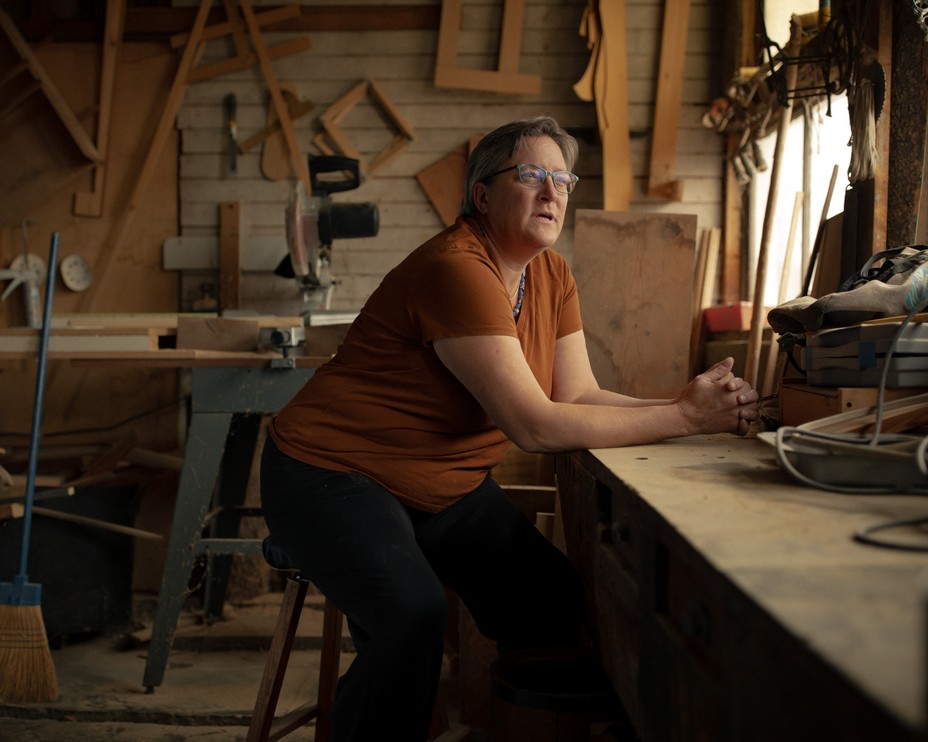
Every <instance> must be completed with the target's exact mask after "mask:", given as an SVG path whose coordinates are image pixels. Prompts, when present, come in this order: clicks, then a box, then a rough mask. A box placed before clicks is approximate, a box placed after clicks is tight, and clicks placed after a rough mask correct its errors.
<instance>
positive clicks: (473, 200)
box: [261, 117, 757, 742]
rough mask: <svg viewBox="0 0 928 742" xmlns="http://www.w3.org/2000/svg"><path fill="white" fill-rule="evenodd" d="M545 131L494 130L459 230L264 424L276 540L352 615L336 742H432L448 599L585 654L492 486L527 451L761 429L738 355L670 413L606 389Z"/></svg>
mask: <svg viewBox="0 0 928 742" xmlns="http://www.w3.org/2000/svg"><path fill="white" fill-rule="evenodd" d="M576 155H577V144H576V142H575V140H574V139H573V138H572V137H571V136H570V135H569V134H567V133H566V132H564V131H563V130H562V129H561V128H560V127H559V126H558V124H557V123H556V122H555V121H554V120H553V119H550V118H547V117H538V118H534V119H530V120H525V121H517V122H514V123H511V124H508V125H506V126H503V127H501V128H499V129H497V130H495V131H493V132H492V133H490V134H488V135H487V136H485V137H484V138H483V139H482V140H481V142H480V143H479V144H478V145H477V147H476V148H475V150H474V152H473V154H472V155H471V157H470V160H469V162H468V165H467V175H466V191H465V193H466V195H465V198H464V201H463V203H462V207H461V216H460V218H459V219H458V220H457V222H456V223H455V224H454V225H452V226H451V227H449V228H448V229H446V230H445V231H444V232H442V233H440V234H438V235H437V236H435V237H434V238H432V239H431V240H429V241H428V242H426V243H425V244H423V245H422V246H420V247H419V248H418V249H416V250H415V251H413V252H412V253H411V254H410V255H409V256H408V257H407V258H406V259H405V260H403V261H402V262H401V263H400V264H399V265H398V266H397V267H396V268H394V269H393V270H392V271H391V272H390V273H389V274H388V275H387V276H386V277H385V278H384V280H383V282H382V284H381V285H380V287H379V288H378V289H377V290H376V291H375V292H374V293H373V295H372V296H371V297H370V299H369V301H368V302H367V304H366V305H365V307H364V308H363V309H362V311H361V313H360V315H359V316H358V318H357V320H356V321H355V322H354V324H353V325H352V326H351V328H350V329H349V331H348V333H347V335H346V338H345V341H344V343H343V344H342V345H341V347H340V348H339V349H338V353H337V354H336V355H335V356H334V358H332V360H331V361H329V362H328V363H326V364H325V365H324V366H322V367H321V368H320V369H319V370H318V371H317V373H316V374H315V375H314V376H313V378H312V379H310V381H309V382H308V383H307V384H306V386H305V387H304V388H303V390H302V391H301V392H300V393H299V394H297V396H296V397H295V398H294V399H293V401H292V402H290V404H289V405H287V407H286V408H285V409H283V410H282V411H281V412H280V414H279V415H278V416H277V417H276V418H275V419H274V420H273V421H272V423H271V425H270V426H269V439H268V443H267V447H266V449H265V452H264V458H263V464H262V479H261V486H262V493H263V494H262V499H263V506H264V514H265V519H266V521H267V524H268V527H269V529H270V531H271V533H272V534H273V536H274V538H275V540H276V541H277V542H278V543H279V544H280V545H281V546H282V547H283V549H284V550H285V551H286V552H287V553H288V554H289V556H290V557H291V559H292V560H293V561H294V562H295V563H296V564H298V565H299V566H300V568H301V569H302V570H303V571H304V572H305V574H306V575H307V577H308V578H309V579H311V580H312V581H313V582H314V583H315V584H316V585H317V586H318V587H319V589H320V590H321V591H322V592H323V593H324V594H325V595H326V596H327V597H328V598H329V599H330V600H332V601H333V602H334V603H335V605H337V606H338V607H339V608H340V609H341V610H342V611H343V612H344V613H345V615H346V616H347V618H348V621H349V626H350V629H351V634H352V637H353V639H354V642H355V645H356V648H357V656H356V658H355V660H354V661H353V663H352V665H351V667H350V669H349V670H348V672H347V673H346V675H345V676H344V677H343V678H342V680H341V681H340V683H339V688H338V693H337V696H336V702H335V709H334V712H333V716H334V719H333V723H334V739H335V740H337V741H338V742H347V741H348V740H352V741H361V740H363V741H365V742H369V741H370V740H374V739H377V740H384V739H391V740H399V741H402V742H421V741H422V740H425V739H426V736H427V729H428V723H429V718H430V715H431V709H432V705H433V702H434V699H435V694H436V689H437V685H438V678H439V673H440V669H441V661H442V651H443V639H444V635H445V624H446V611H447V605H446V598H445V593H444V589H443V586H447V587H449V588H451V589H452V590H454V591H455V592H456V593H457V594H458V595H459V596H460V597H461V599H462V601H463V602H464V604H465V605H466V606H467V607H468V609H469V610H470V612H471V613H472V615H473V617H474V620H475V621H476V624H477V626H478V628H479V629H480V631H481V632H482V633H483V634H484V635H486V636H487V637H489V638H491V639H493V640H495V641H496V642H497V646H498V647H499V650H500V651H501V652H507V651H511V650H515V649H525V648H538V647H544V646H570V645H576V643H577V642H578V640H579V630H580V623H581V618H582V617H581V605H582V600H581V597H580V596H581V588H580V585H579V580H578V577H577V575H576V573H575V572H574V570H573V569H572V567H571V565H570V563H569V562H568V561H567V560H566V559H565V558H564V557H563V555H562V554H561V553H560V552H559V551H558V550H557V549H556V548H554V547H553V546H552V545H551V544H550V543H549V542H548V541H546V540H545V539H544V537H542V536H541V535H540V534H539V532H538V531H537V529H536V528H534V526H533V525H532V524H531V523H530V522H529V521H528V520H527V519H526V518H524V516H522V514H521V512H520V511H519V510H518V508H516V507H515V506H514V505H513V503H512V502H511V501H510V499H509V498H508V497H507V496H506V495H505V494H504V493H503V492H502V491H501V490H500V488H499V486H498V485H497V484H496V483H495V482H494V481H493V479H492V478H491V477H490V476H489V471H490V470H491V469H492V468H493V466H495V465H496V464H497V463H499V462H500V460H501V459H502V457H503V454H504V453H505V451H506V450H507V448H508V447H509V445H510V444H511V443H515V444H516V445H517V446H519V447H520V448H522V449H524V450H526V451H538V452H556V451H570V450H575V449H581V448H604V447H612V446H624V445H629V444H636V443H647V442H652V441H658V440H661V439H664V438H668V437H672V436H682V435H690V434H695V433H714V432H720V431H730V432H733V433H741V434H743V433H745V432H747V429H748V425H749V423H750V421H751V420H753V419H754V418H755V416H756V400H757V394H756V392H755V391H754V390H753V389H751V388H750V387H749V386H748V385H747V384H745V383H744V382H743V381H742V380H740V379H737V378H734V377H733V376H732V373H731V367H732V360H731V359H727V360H726V361H723V362H722V363H720V364H718V365H716V366H715V367H713V368H712V369H710V370H709V371H708V372H706V373H705V374H702V375H700V376H698V377H696V378H695V379H694V380H693V381H692V382H690V384H689V385H688V386H687V387H686V388H685V389H684V390H683V392H682V393H681V394H680V396H679V397H677V398H676V399H673V400H640V399H634V398H631V397H628V396H624V395H621V394H615V393H613V392H609V391H605V390H602V389H600V388H599V387H598V385H597V383H596V380H595V379H594V377H593V373H592V371H591V369H590V363H589V359H588V357H587V353H586V346H585V341H584V337H583V328H582V324H581V321H580V309H579V301H578V298H577V293H576V286H575V284H574V280H573V277H572V276H571V273H570V270H569V268H568V267H567V264H566V262H565V261H564V259H563V258H562V257H561V256H560V255H558V254H557V253H556V252H554V251H553V250H551V249H550V247H551V245H553V244H554V242H555V241H556V240H557V238H558V235H559V234H560V232H561V228H562V227H563V223H564V213H565V210H566V208H567V202H568V197H569V195H570V192H571V191H572V190H573V189H574V187H575V186H576V184H577V180H578V179H577V177H576V176H575V175H574V174H573V173H572V172H570V171H571V168H572V167H573V165H574V162H575V160H576Z"/></svg>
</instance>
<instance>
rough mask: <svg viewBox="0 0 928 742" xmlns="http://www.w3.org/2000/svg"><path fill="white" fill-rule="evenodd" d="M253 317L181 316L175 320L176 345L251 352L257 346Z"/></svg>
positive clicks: (189, 347)
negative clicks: (176, 322)
mask: <svg viewBox="0 0 928 742" xmlns="http://www.w3.org/2000/svg"><path fill="white" fill-rule="evenodd" d="M259 337H260V327H259V325H258V322H257V321H256V320H253V319H251V318H245V317H242V318H239V317H235V318H232V317H182V318H180V320H179V321H178V324H177V349H178V350H186V349H197V350H226V351H234V352H239V353H241V352H253V351H256V350H257V349H258V340H259Z"/></svg>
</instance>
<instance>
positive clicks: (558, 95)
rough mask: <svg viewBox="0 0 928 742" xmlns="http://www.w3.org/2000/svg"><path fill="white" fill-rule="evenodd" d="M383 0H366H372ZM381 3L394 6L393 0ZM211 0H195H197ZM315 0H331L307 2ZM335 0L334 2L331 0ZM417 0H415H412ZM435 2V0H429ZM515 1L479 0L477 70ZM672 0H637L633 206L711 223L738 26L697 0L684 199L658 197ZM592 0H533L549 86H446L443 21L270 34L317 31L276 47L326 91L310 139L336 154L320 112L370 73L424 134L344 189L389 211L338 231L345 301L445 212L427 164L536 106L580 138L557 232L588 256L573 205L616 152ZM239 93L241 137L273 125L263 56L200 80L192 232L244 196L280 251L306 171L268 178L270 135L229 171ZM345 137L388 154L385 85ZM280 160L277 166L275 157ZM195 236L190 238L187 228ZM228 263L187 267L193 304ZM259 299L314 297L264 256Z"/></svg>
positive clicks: (183, 203) (288, 303)
mask: <svg viewBox="0 0 928 742" xmlns="http://www.w3.org/2000/svg"><path fill="white" fill-rule="evenodd" d="M367 1H368V0H355V3H354V4H362V3H364V2H367ZM369 1H370V4H371V5H372V10H371V12H372V13H376V12H377V11H376V8H374V7H373V6H375V5H376V6H383V5H387V4H390V3H385V2H383V1H382V0H378V1H377V2H373V0H369ZM176 4H188V5H195V4H196V2H193V1H191V0H184V2H183V3H176ZM302 4H303V5H304V6H307V7H312V5H314V4H326V3H325V2H324V0H320V2H318V3H317V2H315V1H314V0H313V1H311V2H306V0H304V2H303V3H302ZM329 4H330V3H329ZM395 4H397V5H400V4H402V5H409V4H410V2H409V0H396V2H395ZM423 5H434V3H432V2H429V3H423ZM502 5H503V3H502V2H501V0H473V1H472V2H470V1H469V2H464V3H463V13H462V21H461V24H460V42H459V46H458V65H459V66H460V67H461V68H467V69H495V68H496V64H497V59H496V55H497V52H498V47H499V29H500V23H501V14H502ZM663 5H664V3H663V2H661V0H629V2H628V3H627V14H626V17H627V39H628V76H629V81H628V95H629V125H630V129H631V132H632V140H631V151H632V166H633V171H634V176H635V193H634V197H633V202H632V209H633V210H640V211H657V212H670V213H687V214H696V215H697V217H698V226H699V228H700V229H702V228H703V227H709V226H720V225H721V221H722V217H721V209H722V173H723V158H724V154H723V140H722V139H721V138H720V137H719V136H718V135H717V134H715V133H713V132H711V131H708V130H706V129H704V128H703V127H702V126H701V124H700V118H701V116H702V114H703V112H704V111H705V109H706V107H707V104H708V101H710V100H711V99H712V98H713V97H715V96H716V95H718V94H719V90H720V86H721V84H722V83H721V81H722V80H723V79H725V72H726V71H725V70H721V69H720V67H721V61H720V49H721V47H722V43H721V33H722V32H721V30H720V29H721V28H722V24H721V23H720V22H719V20H718V18H716V17H715V15H716V14H719V13H720V12H721V9H720V8H719V7H718V6H720V5H722V4H721V3H718V2H717V0H694V1H693V3H692V7H691V12H690V23H689V31H688V34H687V40H686V57H685V70H686V71H685V74H684V83H683V103H682V110H681V112H680V134H679V138H678V144H677V157H676V162H675V166H676V175H677V177H678V179H679V181H680V185H681V193H680V200H679V201H666V200H660V199H653V198H648V197H646V195H645V191H646V186H647V179H648V166H649V156H650V132H651V128H652V125H653V115H654V99H655V93H656V89H657V71H658V61H659V54H660V39H661V29H662V22H663ZM585 7H586V1H585V0H526V2H525V15H524V23H523V32H522V53H521V60H520V71H521V72H522V73H523V74H533V75H540V76H541V78H542V84H541V91H540V92H539V93H538V94H522V95H510V94H500V93H494V92H484V91H469V90H454V89H447V88H443V89H439V88H437V87H435V85H434V82H433V80H434V70H435V58H436V51H437V47H438V31H437V30H436V29H429V30H404V31H390V30H384V31H363V32H358V31H325V32H309V33H306V34H279V33H275V34H270V33H269V34H266V35H265V40H266V42H267V43H268V44H274V43H278V42H281V41H285V40H287V39H290V38H294V37H296V36H298V35H305V36H307V37H308V38H309V40H310V43H311V46H310V48H309V49H308V50H306V51H304V52H301V53H299V54H297V55H293V56H288V57H284V58H280V59H277V60H275V62H274V70H275V73H276V75H277V78H278V80H279V81H280V82H282V83H284V82H285V83H288V84H290V85H292V87H293V89H294V90H295V92H296V95H297V97H298V98H299V99H300V100H301V101H304V102H307V101H308V102H311V104H312V107H311V108H310V110H309V111H308V113H307V114H306V115H304V116H302V117H300V118H298V119H297V120H296V121H295V126H296V131H297V137H298V140H299V144H300V147H301V149H302V150H303V151H304V152H305V153H306V154H320V153H321V152H320V149H319V148H318V147H317V146H316V144H314V137H315V136H316V134H317V132H318V131H319V130H320V128H321V127H320V123H319V116H320V115H321V114H322V113H324V112H325V110H326V108H327V107H328V106H330V105H331V104H332V103H333V102H334V101H337V100H339V99H340V98H341V97H342V96H343V95H345V93H347V92H348V91H349V90H350V89H352V88H353V87H354V86H355V85H357V84H358V83H360V82H363V81H364V80H373V81H375V82H376V84H377V85H378V87H379V88H380V89H381V90H382V91H383V92H384V94H385V96H386V97H387V98H388V99H389V101H390V103H391V104H392V105H393V106H394V108H395V110H396V111H397V112H398V113H399V114H400V115H401V116H402V117H403V119H404V120H405V122H406V123H407V124H408V125H409V126H410V127H411V129H412V130H413V131H414V133H415V139H414V140H413V141H411V142H410V143H409V144H408V146H407V147H406V148H405V149H404V150H403V151H402V152H400V153H399V155H398V156H396V157H394V158H393V159H392V160H390V161H389V162H388V163H387V164H386V166H385V167H383V168H382V169H380V170H378V171H377V172H376V173H374V174H373V175H371V176H370V177H369V178H367V179H366V180H365V182H364V183H363V184H362V185H361V187H360V188H358V189H356V190H353V191H349V192H346V193H341V194H335V195H334V196H333V197H332V198H333V200H334V201H336V202H359V201H362V202H363V201H368V202H373V203H375V204H376V205H377V206H378V208H379V213H380V229H379V233H378V235H377V236H376V237H367V238H357V239H342V240H336V242H335V244H334V246H333V258H332V265H331V271H332V274H333V275H334V276H335V277H336V278H338V279H339V280H340V284H339V285H338V286H337V287H336V289H335V292H334V294H333V297H332V308H335V309H354V308H357V307H359V306H360V305H361V304H362V303H363V302H364V301H365V299H366V298H367V297H368V295H369V294H370V293H371V292H372V291H373V289H374V288H375V287H376V286H377V284H378V283H379V281H380V279H381V278H382V276H383V275H384V274H385V273H386V272H387V271H388V270H389V269H390V268H391V267H392V266H393V265H395V264H396V263H397V262H399V261H400V260H401V259H402V258H403V257H404V256H405V255H406V254H408V253H409V252H410V251H411V250H412V249H414V248H415V247H416V246H417V245H419V244H420V243H421V242H423V241H424V240H426V239H427V238H429V237H430V236H431V235H433V234H434V233H435V232H437V231H439V230H440V229H441V228H442V226H443V224H442V221H441V219H440V218H439V216H438V214H437V212H436V211H435V209H434V208H433V207H432V205H431V203H430V202H429V199H428V197H427V196H426V194H425V192H424V191H423V190H422V188H421V187H420V185H419V183H418V182H417V180H416V177H415V176H416V173H418V172H419V171H421V170H422V169H423V168H426V167H427V166H429V165H431V164H433V163H435V162H437V161H438V160H441V159H442V158H444V157H445V156H446V155H448V154H449V153H451V152H452V151H453V150H455V149H457V148H459V147H461V146H462V145H464V144H466V142H467V141H468V140H469V139H470V138H471V137H473V136H475V135H477V134H480V133H482V132H486V131H488V130H490V129H492V128H494V127H495V126H497V125H499V124H502V123H505V122H507V121H509V120H512V119H515V118H518V117H523V116H529V115H533V114H536V113H547V114H550V115H553V116H555V117H556V118H557V119H558V120H559V121H560V123H561V124H562V125H563V126H565V127H567V128H569V129H570V130H572V131H573V132H574V133H575V134H576V135H577V136H578V139H579V140H580V148H581V155H580V161H579V162H578V164H577V167H576V170H577V173H578V174H579V175H580V178H581V183H580V185H579V187H578V189H577V191H576V192H575V194H574V195H573V196H572V197H571V208H570V210H569V212H568V218H567V222H566V226H565V229H564V232H563V234H562V237H561V239H560V241H559V243H558V245H557V249H559V250H560V251H561V252H562V253H563V254H564V255H565V256H566V257H567V258H568V260H570V259H572V255H573V249H572V244H573V212H574V210H575V209H576V208H594V209H596V208H602V204H603V202H602V167H603V165H602V161H601V156H602V152H601V149H600V147H599V146H598V143H597V136H598V135H597V122H596V113H595V110H594V106H593V104H592V103H588V102H585V101H582V100H580V99H579V98H578V97H577V95H576V94H575V93H574V91H573V85H574V84H575V83H576V82H577V81H578V80H579V79H580V77H581V76H582V75H583V72H584V70H585V69H586V67H587V64H588V62H589V59H590V52H589V50H588V49H587V46H586V39H585V38H584V37H583V36H581V35H580V33H579V29H580V24H581V17H582V15H583V11H584V8H585ZM231 54H234V48H233V46H232V43H231V39H230V37H226V39H225V40H217V41H213V42H210V44H209V45H208V46H207V50H206V53H205V55H204V58H203V60H202V63H208V62H210V61H216V60H218V59H221V58H223V57H226V56H229V55H231ZM230 94H234V95H235V99H236V104H237V107H236V122H237V136H238V140H239V142H243V141H245V140H247V139H248V138H249V137H251V136H253V135H254V134H255V133H257V132H259V131H260V130H261V129H262V128H263V127H264V126H265V125H266V123H267V121H268V107H269V94H268V89H267V86H266V84H265V82H264V79H263V77H262V75H261V71H260V69H259V68H258V67H253V68H250V69H247V70H243V71H240V72H235V73H232V74H227V75H224V76H222V77H217V78H214V79H211V80H209V81H204V82H200V83H196V84H194V85H192V86H191V87H190V88H189V90H188V92H187V94H186V97H185V100H184V105H183V108H182V110H181V112H180V114H179V117H178V129H179V133H180V176H179V209H180V214H179V218H180V231H179V234H180V237H181V241H183V240H184V239H187V238H197V237H216V236H217V235H218V230H219V205H220V204H221V203H222V202H226V201H238V202H240V204H241V214H242V230H243V233H242V239H243V244H244V245H245V246H246V249H247V242H248V240H249V239H252V238H265V240H266V238H273V237H278V238H279V240H280V252H279V255H280V258H283V257H284V256H285V255H286V241H285V227H284V209H285V207H286V203H287V200H288V196H289V192H290V188H291V184H292V182H293V181H292V179H290V178H284V179H281V180H271V179H268V178H267V177H266V176H265V174H264V173H263V171H262V167H263V166H262V161H263V158H265V157H266V156H267V155H266V154H265V153H264V151H263V150H264V148H263V147H262V146H258V147H256V148H255V149H253V150H251V151H250V152H248V153H245V154H239V155H238V158H237V164H236V173H235V174H234V175H233V174H232V173H230V171H229V163H228V151H227V146H228V129H227V126H226V124H227V119H226V112H225V111H224V106H223V101H224V100H225V99H226V98H227V96H229V95H230ZM341 128H342V131H343V133H344V134H345V136H346V137H347V138H348V139H349V140H350V141H351V142H352V143H353V144H354V146H355V147H356V148H357V149H358V150H359V151H360V153H361V154H362V156H363V157H364V158H365V159H366V160H370V159H372V158H373V157H374V156H375V155H376V154H377V153H378V152H379V151H381V149H382V148H383V147H384V146H385V144H386V143H387V142H389V140H390V139H391V138H392V136H393V132H392V131H391V128H390V126H389V124H388V122H387V120H386V118H385V116H384V114H383V111H382V110H381V109H380V108H379V106H378V105H377V104H376V103H375V102H374V100H372V99H371V98H370V97H367V98H365V99H364V100H362V101H361V102H360V103H358V105H357V106H356V107H355V108H354V109H353V110H352V111H351V112H350V113H349V114H348V115H347V116H346V118H345V119H344V120H343V121H342V124H341ZM264 167H265V168H267V167H268V165H267V164H266V163H265V165H264ZM270 169H272V168H270ZM181 244H182V242H181ZM217 281H218V276H217V274H216V273H215V271H209V270H206V271H204V270H198V269H188V270H185V271H183V280H182V288H181V293H182V297H181V303H182V305H183V306H181V307H180V308H181V309H189V308H190V307H191V306H192V305H193V303H194V302H196V301H198V300H200V299H202V298H203V290H202V287H203V285H204V284H208V285H211V286H212V287H213V292H215V291H216V290H217V286H218V284H217ZM242 306H243V308H246V309H254V310H257V311H259V312H262V313H278V314H292V313H295V312H298V311H299V309H300V302H299V295H298V291H297V287H296V285H295V283H294V282H293V281H292V280H290V279H285V278H280V277H277V276H274V275H273V274H272V272H271V271H269V270H266V269H262V270H259V271H253V272H248V273H246V274H245V276H244V279H243V302H242Z"/></svg>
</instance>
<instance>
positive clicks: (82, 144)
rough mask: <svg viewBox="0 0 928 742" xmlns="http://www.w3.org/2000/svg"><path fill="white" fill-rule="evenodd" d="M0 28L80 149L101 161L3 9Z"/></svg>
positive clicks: (95, 160) (94, 159) (92, 159)
mask: <svg viewBox="0 0 928 742" xmlns="http://www.w3.org/2000/svg"><path fill="white" fill-rule="evenodd" d="M0 30H2V31H3V33H4V34H5V35H6V37H7V40H8V41H9V42H10V44H11V45H12V47H13V49H15V51H16V53H17V54H18V55H19V56H20V58H21V59H22V60H23V61H24V62H25V63H26V64H27V65H28V67H29V72H30V74H31V75H32V76H33V77H34V78H35V79H36V81H37V82H38V83H39V85H40V86H41V88H42V92H43V94H44V95H45V97H46V98H47V99H48V102H49V103H50V104H51V106H52V108H53V109H54V111H55V113H56V114H57V115H58V118H59V119H60V120H61V123H62V124H64V127H65V129H67V131H68V133H69V134H70V135H71V138H72V139H73V141H74V143H75V144H76V145H77V146H78V148H79V149H80V151H81V152H82V153H83V154H84V156H85V157H86V158H87V159H88V160H90V161H91V162H101V161H102V160H103V157H102V155H101V154H100V151H99V150H98V149H97V148H96V146H95V145H94V143H93V142H92V141H91V140H90V137H89V136H88V135H87V131H86V129H84V127H83V126H82V125H81V122H80V121H78V120H77V116H75V115H74V112H73V111H72V110H71V107H70V106H69V105H68V104H67V101H65V99H64V96H62V95H61V91H59V90H58V87H57V86H56V85H55V83H53V82H52V79H51V78H50V77H49V76H48V73H47V72H46V71H45V68H44V67H43V66H42V65H41V64H39V60H38V59H36V57H35V55H34V54H33V53H32V50H31V49H30V48H29V44H28V43H26V40H25V39H24V38H23V37H22V35H21V34H20V33H19V29H18V28H17V27H16V24H15V23H13V21H12V19H11V18H10V17H9V16H8V15H7V14H6V13H5V12H4V11H3V10H0Z"/></svg>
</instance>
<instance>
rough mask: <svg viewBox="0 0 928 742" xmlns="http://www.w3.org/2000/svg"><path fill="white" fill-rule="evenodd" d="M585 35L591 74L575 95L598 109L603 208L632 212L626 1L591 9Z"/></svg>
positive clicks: (578, 85)
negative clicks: (588, 49)
mask: <svg viewBox="0 0 928 742" xmlns="http://www.w3.org/2000/svg"><path fill="white" fill-rule="evenodd" d="M594 6H595V8H597V9H598V11H599V12H598V13H597V12H595V10H594ZM581 33H582V34H583V35H585V36H586V37H587V46H588V47H589V48H590V49H591V52H592V54H591V57H590V63H589V65H588V66H587V68H586V71H585V72H584V73H583V76H582V77H581V78H580V80H578V81H577V83H576V84H575V85H574V92H575V93H576V94H577V97H579V98H580V99H581V100H586V101H593V102H595V105H596V120H597V123H598V126H599V136H600V140H601V141H602V158H603V208H604V209H606V210H607V211H627V210H628V208H629V206H630V204H631V200H632V190H633V174H632V153H631V136H630V131H629V125H628V60H627V58H626V57H627V39H626V38H625V0H614V1H613V2H605V3H594V4H591V6H590V7H589V8H588V12H587V13H586V14H585V15H584V21H583V25H581Z"/></svg>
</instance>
